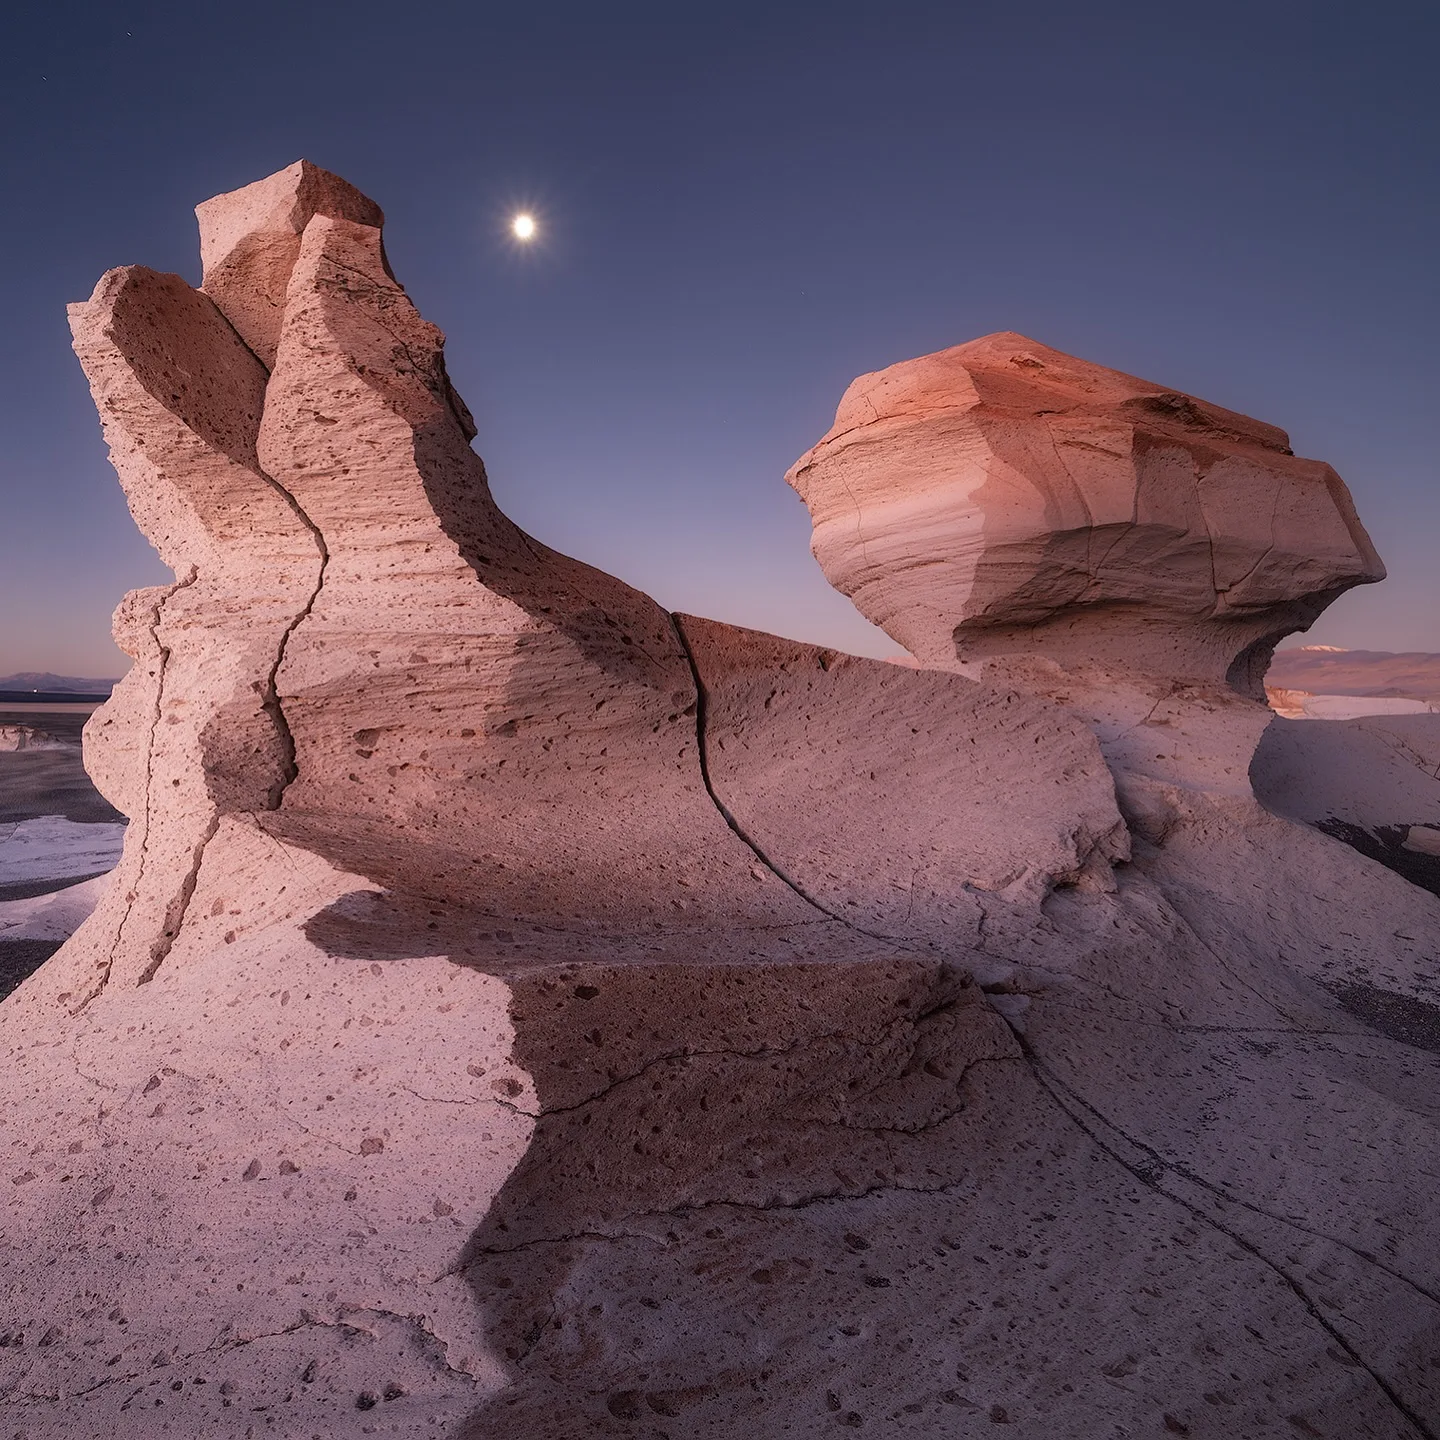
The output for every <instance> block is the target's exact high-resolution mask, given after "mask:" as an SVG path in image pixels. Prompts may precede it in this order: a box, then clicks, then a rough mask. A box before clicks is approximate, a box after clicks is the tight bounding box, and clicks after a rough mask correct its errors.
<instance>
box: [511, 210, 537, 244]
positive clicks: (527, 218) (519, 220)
mask: <svg viewBox="0 0 1440 1440" xmlns="http://www.w3.org/2000/svg"><path fill="white" fill-rule="evenodd" d="M510 231H511V234H513V235H514V236H515V238H516V239H517V240H533V239H534V238H535V217H534V216H533V215H517V216H516V217H515V218H514V219H513V220H512V221H511V222H510Z"/></svg>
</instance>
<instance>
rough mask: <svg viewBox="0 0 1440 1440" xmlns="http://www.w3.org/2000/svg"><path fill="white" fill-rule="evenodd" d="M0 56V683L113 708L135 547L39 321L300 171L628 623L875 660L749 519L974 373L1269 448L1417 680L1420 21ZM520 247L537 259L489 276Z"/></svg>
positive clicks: (904, 10)
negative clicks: (615, 596)
mask: <svg viewBox="0 0 1440 1440" xmlns="http://www.w3.org/2000/svg"><path fill="white" fill-rule="evenodd" d="M4 37H5V43H4V44H3V45H0V80H3V84H0V134H3V136H4V142H3V150H0V164H3V181H4V195H5V197H6V201H7V204H6V207H5V208H6V212H7V220H6V224H5V226H4V227H3V231H0V246H3V249H4V265H3V274H4V276H5V280H4V284H3V287H0V294H3V307H4V309H3V330H0V333H3V335H4V337H5V345H4V347H3V353H0V371H3V373H0V495H3V511H0V516H3V518H0V616H3V626H0V674H4V673H7V672H9V671H12V670H20V669H37V670H38V669H49V670H56V671H60V672H68V673H72V674H81V675H85V674H90V675H106V674H112V675H113V674H117V673H119V671H120V670H121V669H122V668H123V664H124V662H123V659H122V657H121V656H120V655H119V654H118V652H117V651H115V649H114V648H113V646H112V645H111V643H110V641H109V638H108V626H109V613H110V611H111V609H112V608H113V607H114V605H115V602H116V601H117V600H118V599H119V597H120V595H121V593H122V592H123V591H125V590H126V589H128V588H131V587H133V586H136V585H143V584H156V583H163V582H164V581H165V580H166V579H168V578H169V576H168V572H167V571H165V570H164V568H163V567H162V566H161V565H160V564H159V562H158V560H156V558H155V557H154V555H153V553H152V552H151V551H150V549H149V547H148V545H147V544H146V543H145V541H144V540H143V539H142V538H141V537H140V536H139V534H138V532H136V530H135V528H134V526H133V524H132V523H131V522H130V520H129V517H128V515H127V514H126V511H125V508H124V503H123V500H122V497H121V494H120V490H119V486H118V484H117V483H116V481H115V478H114V475H113V473H112V472H111V471H110V469H109V467H108V465H107V464H106V462H105V458H104V448H103V445H102V443H101V440H100V434H99V427H98V425H97V423H96V420H95V417H94V413H93V410H92V407H91V404H90V400H89V396H88V394H87V392H86V388H85V384H84V380H83V378H82V376H81V374H80V370H79V367H78V365H77V364H76V363H75V360H74V357H73V356H72V355H71V353H70V351H69V341H68V334H67V332H66V329H65V315H64V307H65V302H66V301H68V300H75V299H81V298H83V297H85V296H86V295H88V294H89V292H90V290H91V288H92V286H93V285H94V282H95V281H96V279H97V278H98V277H99V275H100V274H101V272H102V271H103V270H105V269H106V268H107V267H109V266H111V265H115V264H122V263H130V262H140V263H144V264H148V265H152V266H154V267H156V268H158V269H168V270H175V271H178V272H179V273H180V274H182V275H184V276H186V277H187V278H188V279H190V280H191V281H193V282H198V279H199V263H198V255H197V249H196V241H195V230H194V221H193V218H192V216H191V208H192V207H193V206H194V204H195V203H196V202H197V201H199V200H202V199H204V198H206V197H207V196H209V195H212V194H215V193H217V192H219V191H222V190H228V189H233V188H234V187H236V186H238V185H242V184H245V183H247V182H248V181H250V180H254V179H257V178H259V177H260V176H262V175H265V174H268V173H270V172H271V171H274V170H276V169H279V168H280V167H281V166H283V165H286V164H288V163H289V162H290V161H292V160H295V159H297V158H299V157H301V156H305V157H306V158H309V159H311V160H314V161H315V162H316V163H317V164H320V165H324V166H326V167H328V168H330V169H332V170H337V171H339V172H340V173H341V174H343V175H345V176H346V177H347V178H349V179H350V180H352V181H354V182H355V183H356V184H358V185H359V186H361V187H362V188H363V189H365V190H366V191H368V192H369V193H370V194H371V195H372V196H374V197H375V198H376V199H377V200H378V201H379V202H380V203H381V204H382V205H383V206H384V207H385V210H386V212H387V216H388V221H389V223H388V230H387V240H388V245H389V249H390V254H391V257H392V259H393V261H394V264H395V267H396V271H397V273H398V274H399V275H400V277H401V279H402V280H403V281H404V282H405V284H406V286H407V287H408V289H409V290H410V292H411V294H412V295H413V296H414V297H415V299H416V300H417V302H418V303H419V305H420V307H421V309H422V310H423V311H424V313H425V314H426V316H427V317H428V318H430V319H431V320H433V321H435V322H436V323H437V324H439V325H440V326H441V327H442V328H443V329H445V331H446V332H447V333H448V335H449V356H450V362H451V369H452V372H453V374H454V378H455V381H456V384H457V386H458V387H459V389H460V390H461V392H462V393H463V394H464V395H465V397H466V398H467V400H468V401H469V403H470V405H471V408H472V409H473V410H474V411H475V414H476V418H477V421H478V422H479V425H480V435H479V438H478V440H477V442H476V445H477V448H478V449H479V450H480V452H481V453H482V454H483V455H484V456H485V458H486V462H487V464H488V466H489V468H490V472H491V477H492V481H493V484H494V489H495V493H496V496H497V498H498V500H499V501H500V503H501V504H502V505H503V506H504V507H505V508H506V509H507V510H508V511H509V512H510V513H511V514H512V515H513V516H514V517H515V518H516V519H517V520H518V521H519V522H520V523H521V524H522V525H524V526H526V527H527V528H528V529H530V530H531V531H533V532H534V533H535V534H536V535H538V536H540V537H541V538H542V539H544V540H546V541H548V542H549V543H551V544H552V545H555V546H557V547H559V548H560V549H562V550H567V551H569V552H571V553H572V554H576V555H579V556H581V557H582V558H584V559H586V560H589V561H591V562H593V563H595V564H597V565H600V566H603V567H604V568H605V569H607V570H610V571H613V572H614V573H616V574H618V575H621V576H623V577H624V578H625V579H627V580H629V581H630V582H632V583H633V584H636V585H638V586H640V587H642V588H643V589H646V590H649V591H650V592H651V593H652V594H653V595H655V596H656V598H657V599H659V600H660V601H661V602H662V603H664V604H666V605H668V606H670V607H672V608H676V609H685V610H691V611H696V612H699V613H701V614H706V615H713V616H717V617H719V618H722V619H728V620H733V621H737V622H740V623H742V624H748V625H755V626H759V627H762V628H766V629H771V630H776V631H779V632H781V633H784V634H789V635H794V636H797V637H799V638H803V639H810V640H816V641H822V642H825V643H829V644H833V645H837V646H842V647H844V648H847V649H852V650H859V651H862V652H865V653H871V654H886V653H891V652H893V651H894V649H895V647H894V646H893V645H892V644H891V643H890V642H889V641H888V640H887V639H886V638H885V637H883V636H881V635H879V634H878V632H875V631H873V630H872V629H871V628H870V627H869V626H867V625H866V624H865V622H864V621H863V620H861V619H860V617H859V616H858V615H857V614H856V613H855V611H854V610H853V609H852V608H851V606H850V604H849V602H848V601H846V600H844V599H843V598H842V597H840V596H839V595H837V594H835V593H834V592H833V591H831V590H830V588H829V587H828V586H827V585H826V583H825V581H824V579H823V577H822V576H821V574H820V572H819V569H818V567H816V565H815V564H814V562H813V560H812V559H811V558H810V555H809V551H808V548H807V547H808V539H809V523H808V519H807V517H806V514H805V511H804V509H803V507H802V506H801V505H800V503H799V501H798V500H797V499H796V498H795V497H794V496H793V495H792V494H791V492H790V491H789V489H788V488H787V487H786V486H785V485H784V483H783V482H782V480H781V476H782V474H783V472H784V470H785V468H786V467H787V466H788V465H789V463H790V462H791V461H792V460H794V459H795V457H796V456H798V455H799V454H800V453H801V452H802V451H803V450H805V449H806V448H807V447H808V446H809V445H810V444H812V443H813V442H814V441H815V440H816V439H817V438H818V437H819V436H820V435H821V434H822V433H823V432H824V431H825V429H826V428H827V427H828V425H829V423H830V420H831V417H832V415H833V412H834V407H835V404H836V402H837V401H838V399H839V397H840V394H841V392H842V390H843V389H844V387H845V385H846V384H847V383H848V382H849V380H850V379H851V378H852V377H853V376H854V375H856V374H858V373H860V372H862V371H865V370H874V369H878V368H880V367H882V366H885V365H888V364H891V363H893V362H895V361H897V360H902V359H905V358H908V357H910V356H913V355H919V354H923V353H925V352H927V351H931V350H936V349H940V348H942V347H944V346H946V345H952V344H956V343H958V342H960V341H963V340H967V339H970V338H973V337H974V336H976V335H981V334H984V333H986V332H989V331H993V330H1001V329H1013V330H1019V331H1022V332H1024V333H1026V334H1029V335H1032V336H1034V337H1035V338H1036V339H1039V340H1042V341H1044V342H1045V343H1046V344H1049V345H1054V346H1057V347H1058V348H1060V349H1062V350H1068V351H1071V352H1073V353H1075V354H1078V355H1082V356H1084V357H1086V358H1088V359H1092V360H1096V361H1099V362H1100V363H1102V364H1107V365H1113V366H1115V367H1117V368H1119V369H1122V370H1127V371H1131V372H1134V373H1137V374H1140V375H1143V376H1146V377H1147V378H1150V379H1153V380H1157V381H1160V382H1162V383H1165V384H1167V385H1172V386H1175V387H1176V388H1179V389H1183V390H1188V391H1191V392H1193V393H1196V394H1199V395H1202V396H1204V397H1206V398H1207V399H1210V400H1213V401H1215V402H1217V403H1219V404H1222V405H1226V406H1229V407H1231V408H1233V409H1237V410H1242V411H1245V412H1247V413H1249V414H1252V415H1256V416H1258V417H1260V418H1262V419H1264V420H1268V421H1270V422H1272V423H1275V424H1279V425H1282V426H1284V427H1285V428H1287V429H1288V430H1289V431H1290V434H1291V438H1292V441H1293V443H1294V446H1295V448H1296V450H1297V451H1299V452H1300V453H1301V454H1305V455H1313V456H1318V457H1321V458H1323V459H1327V460H1329V461H1331V462H1332V463H1333V464H1334V465H1335V466H1336V468H1337V469H1339V471H1340V473H1341V474H1342V475H1343V476H1344V477H1345V478H1346V480H1347V481H1348V482H1349V484H1350V487H1351V489H1352V490H1353V491H1354V493H1355V496H1356V500H1357V503H1358V505H1359V509H1360V513H1361V516H1362V518H1363V519H1364V520H1365V522H1366V523H1367V525H1368V526H1369V528H1370V531H1371V533H1372V535H1373V536H1374V538H1375V541H1376V544H1377V545H1378V547H1379V549H1380V552H1381V554H1382V555H1383V556H1384V557H1385V559H1386V561H1387V563H1388V564H1389V566H1390V570H1391V577H1392V578H1391V579H1390V580H1389V581H1388V582H1387V583H1386V584H1384V585H1382V586H1376V587H1371V588H1369V589H1367V590H1363V591H1358V592H1354V593H1352V594H1351V595H1350V596H1347V597H1345V598H1344V599H1342V600H1341V601H1340V602H1339V603H1338V604H1337V605H1336V606H1335V607H1334V609H1333V610H1332V611H1331V612H1330V615H1329V616H1327V618H1325V619H1324V620H1322V621H1321V622H1320V624H1319V625H1318V626H1317V627H1316V628H1315V630H1313V631H1312V632H1311V634H1310V636H1309V637H1308V638H1309V639H1310V640H1311V641H1319V642H1324V643H1329V644H1335V645H1351V646H1368V647H1370V648H1374V649H1391V650H1405V649H1412V650H1413V649H1423V650H1434V651H1440V566H1437V564H1436V561H1435V557H1434V550H1435V546H1436V540H1437V538H1440V487H1437V485H1436V483H1435V459H1434V455H1435V414H1436V400H1435V397H1436V394H1437V390H1440V386H1437V379H1440V377H1437V374H1436V371H1437V364H1436V358H1435V357H1436V352H1435V346H1434V343H1433V338H1432V337H1433V336H1434V335H1435V334H1436V333H1437V331H1440V324H1437V315H1436V309H1437V304H1436V301H1437V287H1436V283H1435V278H1434V268H1435V256H1436V254H1437V251H1440V245H1437V239H1440V236H1437V229H1440V226H1437V209H1440V202H1437V190H1436V186H1435V183H1434V177H1435V174H1436V160H1437V158H1440V157H1437V151H1440V144H1437V139H1440V122H1437V108H1436V106H1435V105H1434V100H1433V96H1434V77H1433V73H1432V70H1433V60H1434V55H1435V53H1436V41H1437V39H1440V11H1437V10H1436V9H1435V8H1434V7H1428V6H1427V7H1421V6H1416V5H1414V4H1413V3H1407V4H1392V3H1384V0H1379V3H1375V0H1372V3H1370V4H1367V5H1365V6H1360V5H1356V4H1354V3H1324V0H1303V3H1301V0H1297V3H1289V4H1275V3H1266V0H1251V3H1245V4H1230V3H1218V4H1208V5H1205V6H1200V7H1195V6H1180V7H1177V6H1157V5H1154V4H1152V3H1146V4H1144V5H1141V4H1135V5H1128V4H1106V3H1104V0H1100V3H1096V4H1091V5H1075V4H1072V3H1063V4H1059V3H1046V0H1041V3H1032V4H1028V5H1023V6H1022V5H1011V6H1005V5H984V6H981V5H974V4H969V3H964V0H945V3H934V4H927V3H906V0H890V3H887V4H885V5H876V4H874V3H873V0H872V3H866V4H853V3H849V0H826V3H802V0H787V3H785V4H775V3H773V0H767V3H764V4H749V3H744V0H727V3H725V4H723V5H721V4H700V3H677V0H665V3H643V4H641V3H627V0H613V3H607V4H603V5H602V4H596V3H594V0H584V3H566V0H548V3H546V4H544V5H517V4H514V3H507V4H504V5H496V4H486V3H470V4H464V5H461V4H454V5H449V4H427V3H423V0H421V3H414V4H410V5H405V6H396V5H394V4H386V5H383V6H382V5H379V4H374V3H371V0H353V3H348V4H346V5H344V6H340V5H336V4H333V3H327V4H310V3H304V0H299V3H285V4H279V3H273V0H253V3H249V4H247V5H245V6H244V7H239V8H237V7H228V6H207V5H195V4H193V3H190V0H186V3H184V4H152V3H137V4H133V5H117V4H115V3H113V0H108V3H105V4H99V3H64V0H57V3H50V4H44V5H41V4H34V3H32V4H28V5H25V6H23V7H14V8H13V10H12V11H11V12H8V13H7V17H6V21H5V29H4ZM520 205H526V206H530V207H533V208H534V210H535V211H536V213H537V214H538V215H539V217H540V218H541V221H542V224H543V227H544V243H543V244H542V245H539V246H537V247H536V248H535V249H534V250H533V251H532V252H530V253H528V254H526V255H524V256H518V257H517V256H516V255H515V254H514V253H513V251H512V249H511V248H510V247H509V246H507V244H506V242H505V239H504V233H503V226H504V220H505V217H506V215H507V214H508V213H509V212H510V211H511V210H513V209H514V208H517V207H518V206H520Z"/></svg>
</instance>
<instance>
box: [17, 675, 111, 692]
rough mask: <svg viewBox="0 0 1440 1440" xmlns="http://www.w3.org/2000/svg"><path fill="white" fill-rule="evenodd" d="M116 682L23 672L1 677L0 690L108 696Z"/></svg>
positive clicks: (76, 676) (77, 676) (75, 676)
mask: <svg viewBox="0 0 1440 1440" xmlns="http://www.w3.org/2000/svg"><path fill="white" fill-rule="evenodd" d="M116 683H117V682H116V681H114V680H87V679H85V678H84V677H83V676H80V675H52V674H51V673H50V671H48V670H21V671H19V672H18V673H17V674H14V675H0V690H12V691H21V692H23V691H29V690H38V691H40V692H41V693H42V694H47V695H108V694H109V693H110V691H111V690H112V689H113V688H114V687H115V685H116Z"/></svg>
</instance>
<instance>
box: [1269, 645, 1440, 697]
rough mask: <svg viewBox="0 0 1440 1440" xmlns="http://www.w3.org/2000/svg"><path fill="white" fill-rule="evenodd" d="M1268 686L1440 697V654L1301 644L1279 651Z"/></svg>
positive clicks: (1317, 691)
mask: <svg viewBox="0 0 1440 1440" xmlns="http://www.w3.org/2000/svg"><path fill="white" fill-rule="evenodd" d="M1265 685H1266V688H1267V689H1271V690H1302V691H1308V692H1309V693H1310V694H1311V695H1370V696H1386V697H1394V698H1405V699H1410V700H1428V701H1430V702H1432V703H1436V702H1440V655H1428V654H1426V653H1425V652H1424V651H1423V650H1408V651H1404V652H1402V653H1400V654H1392V653H1391V652H1390V651H1388V650H1339V649H1336V648H1335V647H1334V646H1333V645H1301V646H1298V647H1297V648H1296V649H1293V650H1277V651H1276V652H1275V659H1274V662H1273V663H1272V664H1271V666H1270V671H1269V673H1268V674H1267V675H1266V676H1265Z"/></svg>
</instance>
